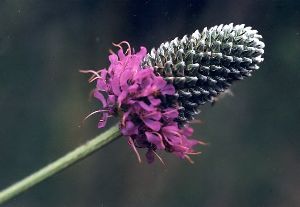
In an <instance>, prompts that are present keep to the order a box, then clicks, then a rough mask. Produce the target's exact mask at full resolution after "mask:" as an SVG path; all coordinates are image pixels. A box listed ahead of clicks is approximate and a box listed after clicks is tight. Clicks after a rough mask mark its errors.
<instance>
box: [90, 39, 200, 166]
mask: <svg viewBox="0 0 300 207" xmlns="http://www.w3.org/2000/svg"><path fill="white" fill-rule="evenodd" d="M124 43H125V44H127V45H128V49H127V51H126V52H125V53H124V51H123V49H122V47H121V44H124ZM116 46H118V47H119V48H120V49H119V51H118V53H117V54H115V53H112V54H111V55H110V56H109V61H110V66H109V68H108V69H102V70H100V71H97V72H95V71H86V72H92V73H93V76H92V77H91V79H90V82H92V81H94V80H97V85H96V88H95V90H94V96H95V97H96V98H97V99H98V100H99V101H100V102H101V103H102V109H101V110H98V111H96V112H95V113H98V112H101V114H102V117H101V120H100V122H99V124H98V127H99V128H102V127H104V126H105V124H106V121H107V119H108V117H109V116H119V117H120V118H121V121H120V130H121V133H122V134H123V135H124V136H126V137H128V143H129V144H130V146H131V147H132V148H133V149H134V151H135V152H136V153H137V156H138V159H139V161H140V160H141V159H140V156H139V154H138V152H137V149H136V148H147V149H148V151H147V153H146V158H147V160H148V162H150V163H151V162H153V161H154V157H155V155H156V156H158V155H157V153H156V150H166V151H168V152H172V153H174V154H176V155H177V156H179V157H180V158H186V159H188V160H190V158H189V156H188V155H189V154H197V153H198V152H195V151H194V150H193V146H195V145H197V144H200V143H201V142H199V141H197V140H193V139H188V137H190V136H191V135H192V133H193V129H192V128H191V127H189V126H188V125H185V126H183V127H179V126H178V123H177V122H176V118H178V110H177V108H178V106H177V105H176V103H175V104H173V105H172V106H171V107H170V106H166V104H163V103H162V100H163V99H164V98H165V97H166V96H171V95H174V94H175V88H174V86H173V85H172V84H168V83H167V82H166V81H165V80H164V79H163V78H162V77H160V76H157V75H155V73H154V70H153V68H151V67H144V68H143V67H142V66H141V63H142V60H143V58H144V57H145V55H146V53H147V51H146V48H144V47H141V48H140V51H139V52H137V53H134V52H133V51H131V49H130V46H129V44H128V43H127V42H121V43H120V44H119V45H116ZM158 158H160V157H159V156H158Z"/></svg>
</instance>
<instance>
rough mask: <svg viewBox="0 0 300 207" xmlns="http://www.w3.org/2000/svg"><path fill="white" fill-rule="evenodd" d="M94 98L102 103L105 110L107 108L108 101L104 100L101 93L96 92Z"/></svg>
mask: <svg viewBox="0 0 300 207" xmlns="http://www.w3.org/2000/svg"><path fill="white" fill-rule="evenodd" d="M94 97H95V98H97V99H98V100H99V101H100V102H101V103H102V106H103V108H105V107H107V102H106V99H105V98H104V96H103V94H102V93H100V92H99V91H94Z"/></svg>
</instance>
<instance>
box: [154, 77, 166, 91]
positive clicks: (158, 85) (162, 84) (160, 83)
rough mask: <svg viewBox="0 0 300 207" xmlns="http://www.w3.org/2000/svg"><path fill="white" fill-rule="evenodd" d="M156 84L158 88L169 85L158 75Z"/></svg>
mask: <svg viewBox="0 0 300 207" xmlns="http://www.w3.org/2000/svg"><path fill="white" fill-rule="evenodd" d="M154 84H155V86H156V87H157V88H159V89H163V88H164V87H165V86H166V85H167V82H166V81H165V80H164V79H163V78H162V77H160V76H158V77H156V78H155V80H154Z"/></svg>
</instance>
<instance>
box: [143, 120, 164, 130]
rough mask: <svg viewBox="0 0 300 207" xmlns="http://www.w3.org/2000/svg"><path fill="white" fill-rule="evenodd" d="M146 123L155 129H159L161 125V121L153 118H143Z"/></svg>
mask: <svg viewBox="0 0 300 207" xmlns="http://www.w3.org/2000/svg"><path fill="white" fill-rule="evenodd" d="M143 121H144V123H145V124H146V126H147V127H149V128H150V129H152V130H153V131H159V130H160V127H161V123H160V122H159V121H154V120H152V119H143Z"/></svg>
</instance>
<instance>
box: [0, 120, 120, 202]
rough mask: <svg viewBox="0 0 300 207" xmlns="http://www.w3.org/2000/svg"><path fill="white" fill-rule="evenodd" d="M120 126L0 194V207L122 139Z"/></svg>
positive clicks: (114, 127)
mask: <svg viewBox="0 0 300 207" xmlns="http://www.w3.org/2000/svg"><path fill="white" fill-rule="evenodd" d="M120 136H121V134H120V131H119V127H118V125H116V126H113V127H111V128H110V129H108V130H107V131H106V132H104V133H103V134H100V135H98V136H97V137H95V138H94V139H92V140H90V141H88V142H87V143H86V144H84V145H82V146H80V147H78V148H76V149H75V150H73V151H71V152H69V153H68V154H66V155H65V156H63V157H61V158H59V159H58V160H56V161H54V162H52V163H50V164H49V165H47V166H45V167H44V168H42V169H40V170H38V171H36V172H35V173H33V174H31V175H29V176H28V177H26V178H24V179H23V180H21V181H19V182H17V183H15V184H13V185H11V186H9V187H8V188H6V189H4V190H3V191H1V192H0V205H1V204H3V203H4V202H6V201H8V200H10V199H12V198H14V197H15V196H17V195H19V194H20V193H22V192H24V191H26V190H27V189H29V188H31V187H33V186H34V185H36V184H38V183H39V182H41V181H43V180H45V179H47V178H49V177H51V176H52V175H54V174H56V173H58V172H60V171H62V170H63V169H66V168H67V167H69V166H71V165H73V164H75V163H76V162H78V161H79V160H81V159H83V158H86V157H87V156H89V155H91V154H92V153H93V152H95V151H96V150H98V149H100V148H102V147H103V146H105V145H106V144H108V143H110V142H112V141H113V140H115V139H117V138H118V137H120Z"/></svg>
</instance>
